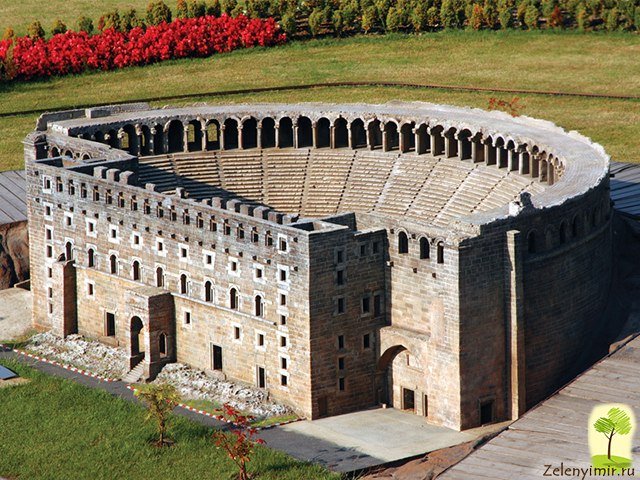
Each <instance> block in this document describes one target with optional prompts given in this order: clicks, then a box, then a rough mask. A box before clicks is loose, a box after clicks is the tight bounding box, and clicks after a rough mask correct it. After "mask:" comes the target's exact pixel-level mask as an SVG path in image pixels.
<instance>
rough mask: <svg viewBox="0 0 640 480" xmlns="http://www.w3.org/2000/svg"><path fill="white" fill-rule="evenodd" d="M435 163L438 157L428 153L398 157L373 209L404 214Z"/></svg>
mask: <svg viewBox="0 0 640 480" xmlns="http://www.w3.org/2000/svg"><path fill="white" fill-rule="evenodd" d="M437 163H438V159H436V158H433V157H431V156H428V155H402V156H400V157H398V159H397V160H396V162H395V163H394V166H393V170H392V171H391V175H389V180H388V181H387V183H386V184H385V186H384V189H383V191H382V195H381V196H380V198H379V199H378V203H377V205H376V208H375V210H376V211H379V212H382V213H390V214H395V215H405V214H406V213H407V210H408V209H409V206H410V205H411V203H412V202H413V199H414V198H415V197H416V195H418V192H419V191H420V189H421V188H422V185H423V184H424V182H425V180H426V179H427V178H429V175H430V174H431V170H433V168H434V167H435V165H436V164H437Z"/></svg>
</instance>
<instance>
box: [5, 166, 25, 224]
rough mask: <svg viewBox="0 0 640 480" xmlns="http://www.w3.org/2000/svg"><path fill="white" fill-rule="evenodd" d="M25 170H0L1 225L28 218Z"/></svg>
mask: <svg viewBox="0 0 640 480" xmlns="http://www.w3.org/2000/svg"><path fill="white" fill-rule="evenodd" d="M25 188H26V177H25V173H24V170H12V171H8V172H0V225H4V224H5V223H14V222H23V221H26V220H27V194H26V191H25Z"/></svg>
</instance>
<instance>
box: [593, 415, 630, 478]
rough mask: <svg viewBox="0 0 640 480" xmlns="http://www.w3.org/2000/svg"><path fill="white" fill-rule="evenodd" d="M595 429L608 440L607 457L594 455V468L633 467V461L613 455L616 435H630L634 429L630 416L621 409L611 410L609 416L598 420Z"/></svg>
mask: <svg viewBox="0 0 640 480" xmlns="http://www.w3.org/2000/svg"><path fill="white" fill-rule="evenodd" d="M593 427H594V428H595V430H596V431H597V432H598V433H601V434H603V435H604V436H605V437H606V438H607V455H606V456H605V455H594V456H593V457H592V461H593V466H594V467H613V468H616V469H617V468H622V467H629V466H630V465H631V459H629V458H625V457H620V456H616V455H612V454H611V446H612V444H613V438H614V436H616V435H629V433H631V430H632V428H633V422H632V420H631V417H630V416H629V414H628V413H627V412H626V411H625V410H623V409H622V408H619V407H613V408H611V409H609V411H608V412H607V415H606V416H604V417H600V418H598V419H597V420H596V421H595V423H594V424H593Z"/></svg>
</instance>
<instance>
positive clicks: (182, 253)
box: [180, 247, 189, 258]
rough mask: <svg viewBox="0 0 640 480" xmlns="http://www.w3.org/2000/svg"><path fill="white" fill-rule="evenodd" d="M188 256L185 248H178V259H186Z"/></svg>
mask: <svg viewBox="0 0 640 480" xmlns="http://www.w3.org/2000/svg"><path fill="white" fill-rule="evenodd" d="M188 256H189V250H188V249H187V248H186V247H180V258H187V257H188Z"/></svg>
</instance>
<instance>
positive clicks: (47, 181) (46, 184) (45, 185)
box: [42, 177, 51, 193]
mask: <svg viewBox="0 0 640 480" xmlns="http://www.w3.org/2000/svg"><path fill="white" fill-rule="evenodd" d="M42 191H43V192H44V193H51V177H42Z"/></svg>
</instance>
